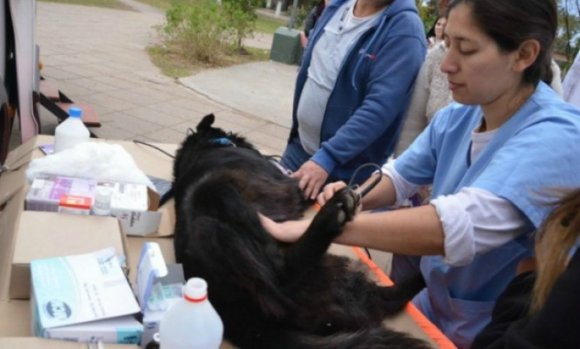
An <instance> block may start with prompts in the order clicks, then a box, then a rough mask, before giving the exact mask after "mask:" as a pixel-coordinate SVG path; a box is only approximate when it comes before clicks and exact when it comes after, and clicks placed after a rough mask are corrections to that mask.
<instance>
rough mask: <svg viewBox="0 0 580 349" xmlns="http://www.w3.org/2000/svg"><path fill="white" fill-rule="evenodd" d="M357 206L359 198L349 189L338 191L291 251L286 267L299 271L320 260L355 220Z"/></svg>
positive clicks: (289, 250) (288, 254)
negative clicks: (346, 225) (343, 230)
mask: <svg viewBox="0 0 580 349" xmlns="http://www.w3.org/2000/svg"><path fill="white" fill-rule="evenodd" d="M357 206H358V197H357V196H356V194H355V193H354V192H352V191H351V190H350V189H348V188H344V189H342V190H341V191H339V192H337V193H336V194H335V195H334V196H333V197H332V199H330V200H329V201H328V202H327V203H326V204H325V205H324V206H323V207H322V208H321V209H320V212H318V214H317V215H316V216H315V217H314V220H313V221H312V223H311V224H310V226H309V227H308V229H307V230H306V232H305V233H304V234H303V235H302V237H300V239H298V241H296V242H295V243H294V244H292V245H291V246H290V247H289V248H288V250H287V255H286V262H287V266H288V267H289V268H290V269H291V270H293V271H299V270H300V269H302V268H304V267H306V266H310V265H312V264H313V263H316V262H317V261H319V260H320V257H322V256H323V255H324V253H326V251H327V250H328V247H329V246H330V244H331V243H332V240H334V238H335V237H337V236H338V235H340V233H341V232H342V227H343V226H344V224H345V223H346V222H348V221H350V220H351V219H352V218H353V217H354V215H355V212H356V209H357Z"/></svg>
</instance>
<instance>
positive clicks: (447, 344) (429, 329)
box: [352, 247, 457, 349]
mask: <svg viewBox="0 0 580 349" xmlns="http://www.w3.org/2000/svg"><path fill="white" fill-rule="evenodd" d="M352 249H353V250H354V253H355V254H356V255H357V256H358V258H360V260H361V261H363V262H364V263H365V264H366V265H368V267H369V268H370V269H371V271H372V272H373V273H374V274H375V276H376V277H377V279H378V280H379V282H381V283H382V284H384V285H387V286H390V285H392V284H393V281H391V279H389V277H388V276H387V275H386V274H385V273H383V270H382V269H381V268H379V267H378V266H377V265H376V264H375V262H373V261H372V260H371V259H370V258H369V257H368V256H367V254H366V253H365V252H364V251H363V250H362V249H361V248H360V247H353V248H352ZM405 311H406V312H407V313H408V314H409V315H410V316H411V317H412V318H413V320H414V321H415V322H416V323H417V324H418V325H419V327H421V329H422V330H423V331H424V332H425V334H427V336H429V337H430V338H431V339H432V340H433V342H435V343H436V344H437V346H438V347H439V348H441V349H457V347H456V346H455V345H454V344H453V343H452V342H451V341H450V340H449V339H448V338H447V337H446V336H445V335H444V334H443V333H442V332H441V331H440V330H439V329H438V328H437V326H435V325H434V324H433V323H432V322H431V321H429V319H427V318H426V317H425V315H423V313H421V312H420V311H419V309H417V307H415V306H414V305H413V304H412V303H409V304H407V309H405Z"/></svg>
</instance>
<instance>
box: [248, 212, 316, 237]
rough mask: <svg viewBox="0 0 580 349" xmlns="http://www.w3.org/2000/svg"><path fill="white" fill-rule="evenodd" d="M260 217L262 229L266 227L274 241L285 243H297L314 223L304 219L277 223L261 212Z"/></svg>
mask: <svg viewBox="0 0 580 349" xmlns="http://www.w3.org/2000/svg"><path fill="white" fill-rule="evenodd" d="M258 217H259V218H260V223H262V227H264V229H265V230H266V231H267V232H268V233H270V235H272V236H273V237H274V239H276V240H279V241H283V242H295V241H296V240H298V239H299V238H300V237H301V236H302V234H304V232H305V231H306V229H307V228H308V226H309V225H310V223H311V222H312V220H311V219H304V220H297V221H286V222H281V223H277V222H275V221H273V220H272V219H270V218H268V217H266V216H264V215H263V214H261V213H259V212H258Z"/></svg>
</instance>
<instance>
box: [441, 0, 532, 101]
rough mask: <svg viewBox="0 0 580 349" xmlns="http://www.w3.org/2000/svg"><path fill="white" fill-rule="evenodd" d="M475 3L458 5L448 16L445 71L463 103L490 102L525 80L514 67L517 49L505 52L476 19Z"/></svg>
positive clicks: (454, 92)
mask: <svg viewBox="0 0 580 349" xmlns="http://www.w3.org/2000/svg"><path fill="white" fill-rule="evenodd" d="M471 13H472V12H471V7H470V6H469V5H466V4H464V3H462V4H459V5H457V6H456V7H454V8H453V9H452V10H451V12H450V13H449V15H448V17H447V24H446V26H445V43H446V45H447V47H448V50H447V54H446V56H445V57H444V59H443V61H442V62H441V71H442V72H443V73H445V74H447V80H448V81H449V89H450V90H451V92H452V93H453V99H454V100H455V101H457V102H460V103H463V104H481V105H485V104H489V103H493V102H494V101H495V100H497V99H498V98H499V97H501V96H502V95H504V94H505V92H506V91H508V90H509V89H510V88H513V87H514V86H517V85H518V84H519V82H520V81H521V78H522V77H521V73H515V72H514V71H513V70H512V69H511V67H512V66H513V62H514V59H515V56H516V53H504V52H501V51H500V49H499V47H498V46H497V44H496V43H495V42H494V41H493V40H492V39H491V38H490V37H489V36H487V35H486V34H485V33H484V32H483V31H482V30H481V29H480V28H479V27H478V26H477V25H476V23H475V22H474V20H473V18H472V15H471Z"/></svg>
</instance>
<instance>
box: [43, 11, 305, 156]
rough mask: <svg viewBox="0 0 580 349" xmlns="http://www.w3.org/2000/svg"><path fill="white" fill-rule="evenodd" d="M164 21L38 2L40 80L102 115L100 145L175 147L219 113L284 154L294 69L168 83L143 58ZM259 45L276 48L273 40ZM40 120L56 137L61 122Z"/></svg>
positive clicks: (158, 16)
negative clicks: (102, 142) (189, 130)
mask: <svg viewBox="0 0 580 349" xmlns="http://www.w3.org/2000/svg"><path fill="white" fill-rule="evenodd" d="M123 2H125V3H126V4H128V5H131V4H132V5H131V6H133V5H135V4H134V2H135V1H134V0H123ZM163 21H164V15H163V13H161V12H160V11H156V10H155V9H152V8H151V7H147V6H146V7H140V8H138V11H123V10H113V9H104V8H94V7H86V6H78V5H64V4H56V3H46V2H39V3H38V11H37V19H36V22H37V28H36V34H37V43H38V45H39V46H40V59H41V61H42V63H43V65H44V68H43V71H42V75H43V76H45V77H46V78H47V79H49V80H51V81H53V82H55V83H56V84H57V86H58V87H59V89H61V90H62V91H63V92H64V93H66V94H67V95H68V96H69V97H71V98H72V99H73V100H75V101H79V102H86V103H89V104H90V105H92V106H93V107H94V108H95V109H96V110H97V112H98V114H99V116H100V118H101V122H102V124H103V126H102V127H100V128H94V129H93V131H94V132H95V133H96V134H97V135H98V136H99V137H102V138H110V139H125V140H132V139H141V140H145V141H156V142H168V143H178V142H180V141H181V140H182V139H183V137H184V135H185V132H186V130H187V128H188V127H194V126H195V125H196V124H197V122H198V121H199V120H200V118H201V117H202V116H204V115H205V114H207V113H215V114H216V117H217V124H218V125H219V126H222V127H224V128H226V129H228V130H232V131H235V132H239V133H241V134H242V135H244V136H246V137H248V138H249V139H250V140H251V141H252V142H254V143H256V144H257V145H258V146H259V147H261V148H263V149H264V150H265V151H268V152H271V153H274V154H279V153H281V151H282V150H283V148H284V145H285V141H286V137H287V135H288V127H289V125H290V117H291V97H292V93H293V86H294V78H295V74H296V66H289V65H285V64H282V63H275V62H260V63H250V64H246V65H242V66H235V67H230V68H224V69H215V70H209V71H204V72H202V73H199V74H198V75H195V76H193V77H190V78H186V79H182V80H181V81H177V80H174V79H171V78H168V77H166V76H164V75H163V74H161V72H160V71H159V69H157V67H155V66H154V65H153V64H152V63H151V61H150V60H149V57H148V55H147V53H146V48H147V47H148V46H150V45H152V44H153V43H155V42H156V40H157V39H158V38H157V34H156V30H155V29H154V27H155V26H158V25H160V24H162V23H163ZM262 40H263V43H262V45H267V46H266V47H267V48H269V47H270V46H271V38H269V39H268V38H262ZM188 86H189V87H188ZM190 87H191V88H190ZM41 117H42V122H43V133H47V134H51V133H52V132H53V130H54V127H55V125H56V118H55V117H54V116H52V115H51V114H50V113H48V112H46V111H41Z"/></svg>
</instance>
